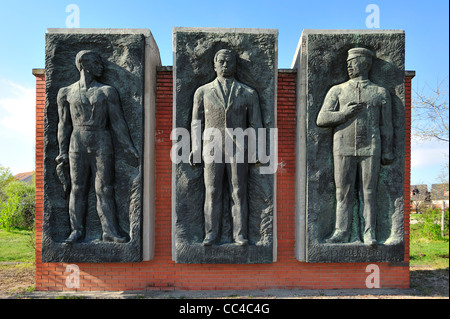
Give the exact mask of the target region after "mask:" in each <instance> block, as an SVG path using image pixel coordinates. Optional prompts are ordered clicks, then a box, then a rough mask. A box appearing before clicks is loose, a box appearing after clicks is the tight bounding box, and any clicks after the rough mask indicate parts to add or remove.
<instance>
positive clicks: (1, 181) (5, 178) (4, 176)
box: [0, 165, 14, 203]
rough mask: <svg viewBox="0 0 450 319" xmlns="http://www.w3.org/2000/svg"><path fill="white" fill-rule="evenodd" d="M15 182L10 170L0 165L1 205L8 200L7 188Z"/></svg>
mask: <svg viewBox="0 0 450 319" xmlns="http://www.w3.org/2000/svg"><path fill="white" fill-rule="evenodd" d="M13 180H14V176H13V174H12V173H11V171H10V170H9V168H7V167H3V166H1V165H0V203H1V202H3V201H5V200H6V198H7V195H6V193H5V188H6V186H7V185H8V184H9V183H10V182H12V181H13Z"/></svg>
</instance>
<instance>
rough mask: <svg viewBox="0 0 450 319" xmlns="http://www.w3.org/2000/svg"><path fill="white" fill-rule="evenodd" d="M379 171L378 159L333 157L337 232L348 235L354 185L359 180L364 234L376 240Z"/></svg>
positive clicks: (377, 157)
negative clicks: (369, 234) (370, 235)
mask: <svg viewBox="0 0 450 319" xmlns="http://www.w3.org/2000/svg"><path fill="white" fill-rule="evenodd" d="M379 171H380V157H379V156H341V155H335V156H334V179H335V184H336V201H337V207H336V231H341V232H344V233H347V234H349V233H350V231H351V225H352V217H353V201H354V197H355V184H356V181H357V180H356V179H357V178H358V179H359V180H358V185H359V192H360V194H361V196H362V201H363V202H362V203H361V204H362V205H364V209H363V217H364V234H365V235H366V234H368V233H371V234H372V236H373V237H375V226H376V210H377V207H376V206H377V205H376V202H377V196H376V195H377V185H378V175H379Z"/></svg>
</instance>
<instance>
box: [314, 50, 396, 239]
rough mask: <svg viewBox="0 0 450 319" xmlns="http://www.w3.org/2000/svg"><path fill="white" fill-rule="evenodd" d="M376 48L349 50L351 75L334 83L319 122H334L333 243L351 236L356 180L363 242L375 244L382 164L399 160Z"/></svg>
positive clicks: (329, 125) (329, 124) (327, 123)
mask: <svg viewBox="0 0 450 319" xmlns="http://www.w3.org/2000/svg"><path fill="white" fill-rule="evenodd" d="M372 58H373V53H372V51H370V50H368V49H365V48H353V49H350V50H349V51H348V58H347V70H348V75H349V77H350V80H348V81H347V82H345V83H342V84H339V85H336V86H333V87H332V88H331V89H330V90H329V92H328V93H327V95H326V97H325V100H324V103H323V105H322V108H321V110H320V112H319V115H318V117H317V125H318V126H321V127H333V128H334V132H333V157H334V180H335V184H336V202H337V207H336V225H335V229H334V232H333V234H332V235H331V237H330V238H328V239H327V240H326V242H328V243H343V242H348V240H349V236H350V233H351V224H352V216H353V200H354V196H355V193H354V190H355V185H358V186H359V193H360V195H361V198H362V203H361V204H362V205H363V207H364V209H363V218H364V243H365V244H367V245H376V244H377V240H376V237H375V230H376V215H377V214H376V211H377V207H376V206H377V205H376V203H377V185H378V177H379V171H380V164H383V165H389V164H391V163H392V161H393V160H394V154H393V126H392V105H391V97H390V93H389V91H388V90H387V89H385V88H383V87H380V86H378V85H376V84H374V83H372V82H371V81H370V80H369V78H368V75H369V70H370V68H371V66H372Z"/></svg>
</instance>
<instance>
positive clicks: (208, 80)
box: [172, 28, 277, 263]
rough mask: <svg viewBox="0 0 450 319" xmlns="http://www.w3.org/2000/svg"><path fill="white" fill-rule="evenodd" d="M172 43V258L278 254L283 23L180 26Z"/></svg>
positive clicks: (230, 259) (251, 259)
mask: <svg viewBox="0 0 450 319" xmlns="http://www.w3.org/2000/svg"><path fill="white" fill-rule="evenodd" d="M174 48H175V55H174V78H175V80H174V81H175V82H174V83H175V97H174V102H175V103H174V129H175V130H177V131H176V132H175V133H174V134H173V136H172V139H173V140H174V148H173V149H172V151H173V152H172V161H173V162H174V172H173V178H174V183H173V187H174V188H173V193H172V194H173V199H174V201H173V256H174V260H175V261H176V262H178V263H270V262H272V261H273V258H274V254H273V247H274V238H273V234H274V232H273V227H274V223H273V218H274V212H275V207H274V173H275V171H276V163H275V162H276V157H275V156H274V155H275V150H276V148H275V146H276V140H275V138H274V133H276V130H275V114H276V113H275V83H276V74H277V64H276V52H277V31H276V30H245V29H238V30H236V29H193V28H175V29H174ZM271 138H272V139H271ZM186 141H187V142H186ZM186 149H187V151H186ZM270 155H272V157H271V156H270ZM175 158H176V159H175Z"/></svg>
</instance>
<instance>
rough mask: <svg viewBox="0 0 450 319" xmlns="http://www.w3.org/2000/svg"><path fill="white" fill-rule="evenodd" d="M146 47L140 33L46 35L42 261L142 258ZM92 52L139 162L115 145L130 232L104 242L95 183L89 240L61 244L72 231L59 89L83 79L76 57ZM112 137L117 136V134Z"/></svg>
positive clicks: (120, 207) (123, 221) (120, 200)
mask: <svg viewBox="0 0 450 319" xmlns="http://www.w3.org/2000/svg"><path fill="white" fill-rule="evenodd" d="M144 45H145V38H144V35H142V34H70V33H68V34H52V33H47V34H46V50H45V51H46V53H45V58H46V62H45V69H46V109H45V141H44V142H45V150H44V224H43V256H42V257H43V261H44V262H50V261H53V262H57V261H64V262H110V261H114V262H131V261H140V260H141V259H142V248H141V241H142V240H141V232H142V230H141V223H142V207H141V201H142V173H141V171H142V151H143V145H144V126H143V121H144V117H143V112H144V109H143V99H144ZM88 49H90V50H94V51H96V52H97V53H99V54H100V56H101V57H102V60H103V63H104V66H105V70H104V74H103V76H102V77H101V78H100V79H99V82H101V83H104V84H107V85H111V86H113V87H115V88H116V89H117V91H118V93H119V96H120V99H121V104H122V110H123V113H124V117H125V121H126V122H127V125H128V128H129V131H130V135H131V139H132V141H133V143H134V146H135V147H136V149H137V151H138V153H139V154H140V155H141V160H140V163H139V166H138V167H132V166H130V165H128V164H127V162H126V160H125V158H124V156H123V151H122V150H121V147H120V146H119V145H116V144H114V148H115V196H116V204H117V212H118V217H119V225H120V228H121V230H122V232H123V233H124V234H128V236H130V241H129V242H128V243H125V244H116V243H103V242H102V241H101V240H100V239H101V235H102V229H101V225H100V220H99V217H98V214H97V211H96V207H95V205H96V199H95V193H94V191H93V183H91V191H90V193H89V208H88V214H87V217H86V224H87V228H86V238H85V240H84V241H83V242H81V243H78V244H74V245H72V246H70V245H65V244H62V243H61V242H62V241H63V240H64V239H65V238H67V236H68V235H69V234H70V223H69V214H68V199H67V200H66V199H64V197H63V188H62V185H61V183H60V182H59V180H58V178H57V176H56V171H55V169H56V162H55V158H56V156H57V155H58V151H59V148H58V143H57V125H58V108H57V103H56V97H57V94H58V90H59V89H60V88H62V87H65V86H68V85H70V84H72V83H74V82H76V81H78V80H79V77H80V75H79V72H78V70H77V68H76V66H75V56H76V54H77V53H78V52H79V51H80V50H88ZM113 140H114V138H113Z"/></svg>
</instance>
